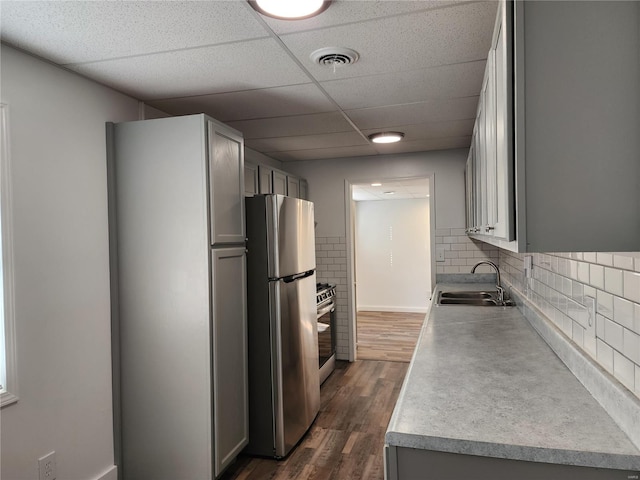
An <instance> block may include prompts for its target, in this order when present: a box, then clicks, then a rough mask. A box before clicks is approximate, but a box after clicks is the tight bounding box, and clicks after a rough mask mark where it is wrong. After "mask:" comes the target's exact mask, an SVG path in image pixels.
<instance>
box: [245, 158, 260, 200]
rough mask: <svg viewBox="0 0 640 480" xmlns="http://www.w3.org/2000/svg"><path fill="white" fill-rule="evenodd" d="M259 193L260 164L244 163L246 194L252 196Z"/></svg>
mask: <svg viewBox="0 0 640 480" xmlns="http://www.w3.org/2000/svg"><path fill="white" fill-rule="evenodd" d="M256 193H258V166H257V165H254V164H253V163H247V162H245V163H244V196H245V197H252V196H254V195H255V194H256Z"/></svg>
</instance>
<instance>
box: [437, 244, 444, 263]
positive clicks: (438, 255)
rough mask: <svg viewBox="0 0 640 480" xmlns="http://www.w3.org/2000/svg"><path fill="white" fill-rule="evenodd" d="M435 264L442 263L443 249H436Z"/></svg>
mask: <svg viewBox="0 0 640 480" xmlns="http://www.w3.org/2000/svg"><path fill="white" fill-rule="evenodd" d="M436 262H444V248H440V247H436Z"/></svg>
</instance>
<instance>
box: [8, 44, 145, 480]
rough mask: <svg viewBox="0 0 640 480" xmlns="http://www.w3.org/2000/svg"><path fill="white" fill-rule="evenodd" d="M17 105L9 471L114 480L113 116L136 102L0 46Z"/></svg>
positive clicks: (17, 475)
mask: <svg viewBox="0 0 640 480" xmlns="http://www.w3.org/2000/svg"><path fill="white" fill-rule="evenodd" d="M1 61H2V65H1V66H2V70H1V75H2V77H1V80H2V92H1V94H2V102H4V103H7V104H8V106H9V135H10V137H9V139H10V140H9V141H10V161H11V167H12V188H13V206H14V212H13V219H14V229H13V234H14V250H15V251H14V254H15V259H14V268H15V283H16V284H15V294H16V298H15V314H16V329H17V333H16V334H17V366H18V383H19V395H20V400H19V401H18V403H16V404H13V405H9V406H7V407H5V408H3V409H2V412H1V415H2V429H1V430H2V431H1V441H2V457H1V463H2V467H1V471H0V476H1V477H2V478H3V479H7V480H21V479H24V480H34V479H36V478H38V470H37V465H38V463H37V459H38V458H39V457H41V456H43V455H44V454H46V453H48V452H50V451H52V450H55V451H56V454H57V467H58V477H57V478H58V480H93V479H97V478H109V479H110V478H114V471H113V468H114V467H113V461H114V451H113V425H112V400H111V332H110V291H109V245H108V223H107V177H106V158H105V153H106V150H105V148H106V146H105V122H107V121H113V122H117V121H125V120H135V119H136V118H137V116H138V108H139V105H138V101H136V100H134V99H132V98H129V97H126V96H124V95H122V94H119V93H116V92H114V91H113V90H110V89H107V88H105V87H103V86H100V85H98V84H96V83H93V82H91V81H88V80H86V79H84V78H82V77H80V76H77V75H75V74H72V73H70V72H68V71H66V70H63V69H60V68H57V67H55V66H52V65H50V64H48V63H45V62H42V61H40V60H38V59H36V58H33V57H30V56H28V55H25V54H23V53H20V52H18V51H16V50H13V49H11V48H8V47H5V46H2V58H1Z"/></svg>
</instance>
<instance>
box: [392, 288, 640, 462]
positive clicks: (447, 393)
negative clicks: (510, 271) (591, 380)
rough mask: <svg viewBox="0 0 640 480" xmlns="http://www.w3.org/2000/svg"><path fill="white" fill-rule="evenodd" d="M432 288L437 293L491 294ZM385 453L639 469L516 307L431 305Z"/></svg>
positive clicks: (626, 444) (625, 443) (630, 449)
mask: <svg viewBox="0 0 640 480" xmlns="http://www.w3.org/2000/svg"><path fill="white" fill-rule="evenodd" d="M492 288H494V285H492V284H439V285H438V287H437V288H436V292H435V293H434V298H437V293H438V290H482V289H492ZM385 441H386V443H387V445H390V446H397V447H409V448H419V449H427V450H435V451H441V452H451V453H460V454H468V455H479V456H488V457H496V458H507V459H513V460H525V461H533V462H546V463H557V464H565V465H579V466H590V467H602V468H617V469H624V470H640V451H639V450H638V448H636V447H635V446H634V445H633V443H632V442H631V441H630V440H629V438H628V437H627V436H626V435H625V434H624V433H623V432H622V431H621V430H620V428H619V427H618V426H617V425H616V423H615V422H614V421H613V420H612V419H611V417H610V416H609V415H608V414H607V412H606V411H605V410H604V409H603V408H602V407H601V406H600V404H599V403H598V402H597V401H596V400H595V399H594V398H593V397H592V396H591V394H590V393H589V392H588V391H587V390H586V389H585V388H584V387H583V385H582V384H581V383H580V382H579V381H578V380H577V379H576V377H575V376H574V375H573V374H572V373H571V372H570V371H569V370H568V369H567V368H566V366H565V365H564V364H563V363H562V361H561V360H560V359H559V358H558V357H557V356H556V355H555V354H554V352H553V351H552V350H551V348H550V347H549V346H548V345H547V344H546V343H545V341H544V340H543V339H542V338H541V337H540V336H539V335H538V333H537V332H536V331H535V330H534V329H533V328H532V327H531V325H530V324H529V322H528V321H527V320H526V319H525V318H524V316H522V315H521V314H520V312H519V311H518V309H517V308H515V307H469V306H450V305H442V306H439V305H435V303H434V305H432V307H431V308H430V311H429V313H428V314H427V318H426V320H425V324H424V325H423V327H422V333H421V335H420V338H419V340H418V344H417V346H416V350H415V353H414V356H413V359H412V361H411V365H410V368H409V371H408V372H407V377H406V378H405V382H404V385H403V387H402V391H401V392H400V396H399V398H398V402H397V404H396V407H395V410H394V413H393V416H392V418H391V421H390V423H389V427H388V429H387V433H386V436H385Z"/></svg>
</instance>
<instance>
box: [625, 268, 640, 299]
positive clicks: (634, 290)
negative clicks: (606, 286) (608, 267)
mask: <svg viewBox="0 0 640 480" xmlns="http://www.w3.org/2000/svg"><path fill="white" fill-rule="evenodd" d="M624 297H625V298H627V299H629V300H632V301H634V302H637V303H640V273H636V272H627V271H625V272H624Z"/></svg>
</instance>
